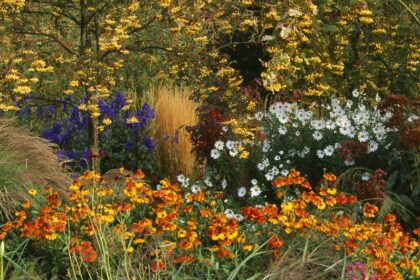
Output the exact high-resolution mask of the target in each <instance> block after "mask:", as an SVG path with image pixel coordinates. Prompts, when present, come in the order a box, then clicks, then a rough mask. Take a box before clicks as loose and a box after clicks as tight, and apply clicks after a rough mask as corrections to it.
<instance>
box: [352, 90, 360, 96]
mask: <svg viewBox="0 0 420 280" xmlns="http://www.w3.org/2000/svg"><path fill="white" fill-rule="evenodd" d="M352 95H353V97H354V98H357V97H359V95H360V92H359V91H358V90H357V89H354V90H353V92H352Z"/></svg>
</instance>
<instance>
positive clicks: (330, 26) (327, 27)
mask: <svg viewBox="0 0 420 280" xmlns="http://www.w3.org/2000/svg"><path fill="white" fill-rule="evenodd" d="M324 31H326V32H338V31H340V28H338V27H337V25H334V24H327V25H325V26H324Z"/></svg>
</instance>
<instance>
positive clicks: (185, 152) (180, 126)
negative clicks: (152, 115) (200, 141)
mask: <svg viewBox="0 0 420 280" xmlns="http://www.w3.org/2000/svg"><path fill="white" fill-rule="evenodd" d="M149 94H150V95H152V96H153V98H154V108H155V111H156V119H155V122H154V130H155V139H157V141H158V144H157V147H156V157H157V161H158V162H159V164H160V167H161V170H162V171H163V173H164V174H165V175H171V176H176V175H178V174H180V173H182V174H185V175H187V176H191V175H192V174H193V173H194V168H195V166H196V157H195V154H194V153H193V152H192V150H193V145H192V142H191V139H190V134H189V133H188V132H187V131H186V127H187V126H192V125H195V124H196V123H197V121H198V118H197V115H196V109H197V107H198V104H197V103H196V102H194V101H193V100H191V99H190V96H192V92H191V90H189V89H187V88H184V87H175V86H170V85H166V86H162V85H161V86H157V87H152V88H151V89H150V93H149Z"/></svg>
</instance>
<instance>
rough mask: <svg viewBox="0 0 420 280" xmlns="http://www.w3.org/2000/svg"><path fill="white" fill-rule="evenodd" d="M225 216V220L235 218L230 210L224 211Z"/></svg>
mask: <svg viewBox="0 0 420 280" xmlns="http://www.w3.org/2000/svg"><path fill="white" fill-rule="evenodd" d="M225 215H226V218H228V219H234V218H235V212H233V210H232V209H226V210H225Z"/></svg>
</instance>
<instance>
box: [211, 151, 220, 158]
mask: <svg viewBox="0 0 420 280" xmlns="http://www.w3.org/2000/svg"><path fill="white" fill-rule="evenodd" d="M210 156H211V158H213V159H218V158H219V157H220V152H219V150H216V149H212V150H211V151H210Z"/></svg>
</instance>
